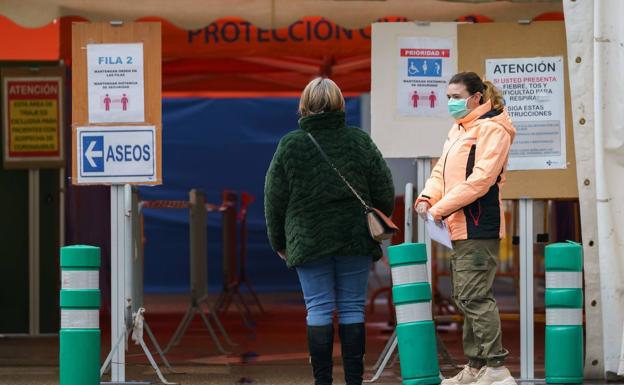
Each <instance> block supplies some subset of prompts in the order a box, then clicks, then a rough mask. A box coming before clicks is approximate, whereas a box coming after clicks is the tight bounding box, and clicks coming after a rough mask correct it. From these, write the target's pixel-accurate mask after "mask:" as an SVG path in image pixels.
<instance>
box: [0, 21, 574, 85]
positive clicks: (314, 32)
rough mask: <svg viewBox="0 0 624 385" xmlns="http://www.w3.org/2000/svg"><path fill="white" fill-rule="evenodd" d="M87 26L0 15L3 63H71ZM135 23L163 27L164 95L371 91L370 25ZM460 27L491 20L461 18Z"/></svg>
mask: <svg viewBox="0 0 624 385" xmlns="http://www.w3.org/2000/svg"><path fill="white" fill-rule="evenodd" d="M543 16H544V17H547V18H549V19H551V18H553V17H555V18H556V17H563V15H562V14H558V15H556V14H552V13H550V14H548V15H543ZM538 17H540V16H538ZM86 21H88V20H86V19H84V18H81V17H75V16H63V17H61V18H60V19H57V20H54V21H52V22H51V23H50V24H48V25H46V26H43V27H40V28H25V27H21V26H19V25H17V24H15V23H14V22H13V21H11V20H10V19H8V18H6V17H3V16H0V36H11V38H10V39H1V40H0V61H15V60H21V61H57V60H59V59H61V60H64V61H65V63H67V64H68V65H71V25H72V23H75V22H86ZM138 21H139V22H141V21H157V22H160V23H161V24H162V39H163V92H164V93H165V94H169V95H173V94H177V95H206V94H210V95H229V96H232V95H243V96H249V95H258V94H270V95H277V94H296V93H298V92H300V90H301V89H302V87H303V86H304V85H305V84H306V83H307V82H308V81H309V80H310V79H311V78H313V77H314V76H318V75H324V76H331V77H332V78H333V79H334V80H335V81H336V82H337V83H338V84H339V85H340V87H341V88H342V89H343V91H344V92H345V93H356V94H357V93H362V92H368V91H369V90H370V49H371V40H370V34H371V27H370V25H369V26H367V27H365V28H354V29H348V28H345V27H342V26H340V25H338V24H335V23H333V22H332V21H330V20H328V19H326V18H323V17H306V18H302V19H300V20H297V21H295V22H293V23H291V24H290V25H288V26H287V27H284V28H277V29H263V28H260V27H258V26H255V25H254V24H252V23H251V22H249V21H246V20H244V19H241V18H234V17H230V18H222V19H218V20H215V21H213V22H212V23H210V24H208V25H207V26H205V27H204V28H200V29H191V30H187V29H183V28H179V27H177V26H175V25H173V24H172V23H170V22H168V21H167V20H164V19H161V18H156V17H146V18H141V19H139V20H138ZM379 21H382V22H396V21H407V19H406V18H405V17H400V16H390V17H384V18H381V19H379ZM458 21H473V22H490V21H492V20H491V19H489V18H488V17H486V16H482V15H465V16H462V17H459V18H458Z"/></svg>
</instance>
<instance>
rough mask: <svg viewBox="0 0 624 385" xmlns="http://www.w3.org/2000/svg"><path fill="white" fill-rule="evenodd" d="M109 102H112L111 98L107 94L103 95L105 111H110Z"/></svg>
mask: <svg viewBox="0 0 624 385" xmlns="http://www.w3.org/2000/svg"><path fill="white" fill-rule="evenodd" d="M111 103H112V100H111V98H110V96H108V94H106V96H105V97H104V109H105V110H106V111H110V106H111Z"/></svg>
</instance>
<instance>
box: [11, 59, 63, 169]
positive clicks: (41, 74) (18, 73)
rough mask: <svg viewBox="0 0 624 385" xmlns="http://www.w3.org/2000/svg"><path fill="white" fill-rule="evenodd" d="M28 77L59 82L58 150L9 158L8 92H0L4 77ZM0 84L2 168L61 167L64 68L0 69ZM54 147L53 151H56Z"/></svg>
mask: <svg viewBox="0 0 624 385" xmlns="http://www.w3.org/2000/svg"><path fill="white" fill-rule="evenodd" d="M14 79H28V80H33V81H39V80H41V81H52V82H54V83H57V82H58V84H59V89H58V104H57V119H58V132H57V133H56V136H57V140H58V153H57V154H54V155H41V156H25V157H9V156H8V153H7V152H8V135H9V133H8V130H9V122H8V112H9V111H8V105H7V104H8V95H5V94H4V92H3V91H2V90H3V89H4V82H5V80H8V81H11V80H14ZM0 80H1V83H0V84H2V87H0V92H2V94H3V95H2V114H1V115H2V123H0V124H2V141H1V142H2V145H3V151H2V152H3V160H4V162H3V163H4V168H6V169H29V168H62V167H64V166H65V135H64V134H65V67H62V66H61V67H33V68H25V67H15V68H3V69H2V71H0ZM56 151H57V150H54V152H56Z"/></svg>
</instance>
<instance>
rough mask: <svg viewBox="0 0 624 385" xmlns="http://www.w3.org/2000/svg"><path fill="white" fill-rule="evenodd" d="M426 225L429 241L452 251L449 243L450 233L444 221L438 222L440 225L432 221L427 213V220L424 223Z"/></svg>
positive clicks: (450, 242)
mask: <svg viewBox="0 0 624 385" xmlns="http://www.w3.org/2000/svg"><path fill="white" fill-rule="evenodd" d="M425 223H426V224H427V232H428V233H429V238H431V240H433V241H436V242H438V243H440V244H442V245H444V246H446V247H448V248H449V249H451V250H452V249H453V242H452V241H451V232H450V231H449V229H448V226H447V224H446V222H445V221H440V222H438V223H440V225H438V223H436V221H434V220H433V217H432V216H431V214H429V213H427V220H426V221H425Z"/></svg>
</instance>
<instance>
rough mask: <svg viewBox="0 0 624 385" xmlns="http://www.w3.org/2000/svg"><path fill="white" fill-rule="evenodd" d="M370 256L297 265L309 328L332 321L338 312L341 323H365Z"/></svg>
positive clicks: (335, 258)
mask: <svg viewBox="0 0 624 385" xmlns="http://www.w3.org/2000/svg"><path fill="white" fill-rule="evenodd" d="M372 263H373V262H372V258H371V257H364V256H357V257H327V258H323V259H321V260H318V261H314V262H311V263H308V264H306V265H303V266H297V274H298V275H299V282H301V289H302V290H303V298H304V300H305V305H306V309H307V311H308V316H307V318H306V320H307V323H308V326H324V325H329V324H331V323H332V322H333V318H334V310H336V308H337V309H338V322H339V323H340V324H353V323H361V322H364V307H365V305H366V290H367V287H368V273H369V271H370V268H371V264H372Z"/></svg>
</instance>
